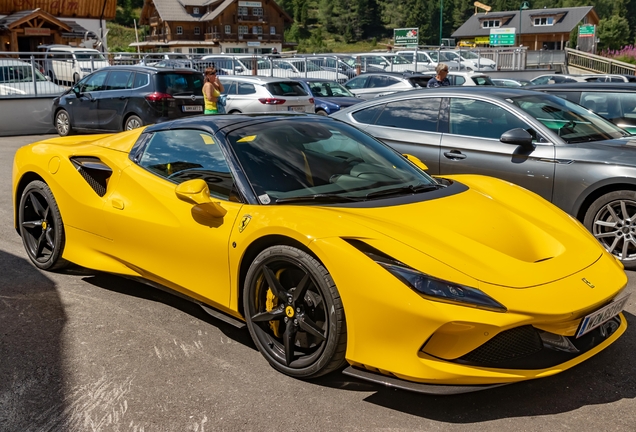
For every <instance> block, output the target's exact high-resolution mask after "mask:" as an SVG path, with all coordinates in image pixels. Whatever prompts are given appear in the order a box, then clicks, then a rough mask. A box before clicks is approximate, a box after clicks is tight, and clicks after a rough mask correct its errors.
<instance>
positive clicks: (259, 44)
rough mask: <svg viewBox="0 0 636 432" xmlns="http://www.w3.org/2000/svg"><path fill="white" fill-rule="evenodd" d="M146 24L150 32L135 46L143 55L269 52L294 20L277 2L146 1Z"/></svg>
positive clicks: (279, 44) (143, 20)
mask: <svg viewBox="0 0 636 432" xmlns="http://www.w3.org/2000/svg"><path fill="white" fill-rule="evenodd" d="M140 22H141V24H142V25H148V26H149V27H150V33H149V34H148V35H147V36H146V37H145V40H144V41H142V42H139V43H133V44H131V46H138V47H139V48H140V49H141V50H143V51H170V52H177V53H192V54H196V53H199V54H207V53H209V54H211V53H258V54H260V53H263V54H266V53H270V52H271V50H272V49H273V48H276V49H277V50H278V51H279V52H280V51H281V50H282V47H283V42H284V41H283V33H284V31H285V25H287V24H289V23H291V22H292V19H291V18H290V17H289V15H287V14H286V13H285V12H284V11H283V10H282V9H281V8H280V6H278V4H277V3H276V2H275V1H274V0H258V1H254V0H251V1H244V0H146V2H145V3H144V7H143V10H142V12H141V18H140Z"/></svg>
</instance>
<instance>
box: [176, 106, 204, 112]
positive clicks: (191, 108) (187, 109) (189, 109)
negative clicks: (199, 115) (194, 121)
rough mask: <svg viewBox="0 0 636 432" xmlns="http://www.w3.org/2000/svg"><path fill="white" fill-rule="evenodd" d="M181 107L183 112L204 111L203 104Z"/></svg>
mask: <svg viewBox="0 0 636 432" xmlns="http://www.w3.org/2000/svg"><path fill="white" fill-rule="evenodd" d="M181 109H182V110H183V112H192V111H203V107H202V106H201V105H182V106H181Z"/></svg>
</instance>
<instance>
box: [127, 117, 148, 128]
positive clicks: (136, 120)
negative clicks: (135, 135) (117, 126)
mask: <svg viewBox="0 0 636 432" xmlns="http://www.w3.org/2000/svg"><path fill="white" fill-rule="evenodd" d="M143 125H144V122H143V121H142V120H141V118H140V117H139V116H136V115H131V116H130V117H128V118H127V119H126V122H125V123H124V130H133V129H137V128H140V127H142V126H143Z"/></svg>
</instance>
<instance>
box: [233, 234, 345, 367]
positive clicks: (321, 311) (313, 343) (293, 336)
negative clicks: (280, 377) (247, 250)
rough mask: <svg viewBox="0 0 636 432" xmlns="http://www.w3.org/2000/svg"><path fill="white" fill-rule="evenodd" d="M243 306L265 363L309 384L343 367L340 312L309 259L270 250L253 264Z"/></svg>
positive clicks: (284, 249)
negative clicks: (316, 378)
mask: <svg viewBox="0 0 636 432" xmlns="http://www.w3.org/2000/svg"><path fill="white" fill-rule="evenodd" d="M243 305H244V311H245V318H246V320H247V326H248V328H249V331H250V334H251V336H252V339H254V342H255V344H256V346H257V347H258V349H259V351H260V352H261V354H263V356H264V357H265V358H266V359H267V361H269V363H270V364H271V365H272V366H273V367H274V368H275V369H277V370H279V371H280V372H283V373H284V374H287V375H290V376H293V377H296V378H303V379H308V378H314V377H318V376H320V375H324V374H326V373H329V372H331V371H334V370H336V369H338V368H339V367H341V366H342V365H343V364H344V362H345V359H344V357H345V351H346V345H347V333H346V323H345V316H344V310H343V306H342V302H341V300H340V295H339V293H338V289H337V288H336V285H335V283H334V281H333V279H332V278H331V276H330V275H329V272H328V271H327V269H326V268H325V267H324V266H323V265H322V264H321V263H320V262H319V261H317V260H316V259H315V258H313V257H312V256H311V255H309V254H308V253H306V252H304V251H302V250H300V249H297V248H295V247H291V246H282V245H278V246H272V247H270V248H268V249H265V250H264V251H263V252H261V253H260V254H259V255H258V256H257V257H256V259H255V260H254V261H253V262H252V264H251V266H250V268H249V270H248V273H247V277H246V281H245V286H244V295H243Z"/></svg>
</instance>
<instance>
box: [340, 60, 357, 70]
mask: <svg viewBox="0 0 636 432" xmlns="http://www.w3.org/2000/svg"><path fill="white" fill-rule="evenodd" d="M340 60H341V61H342V62H343V63H344V64H346V65H347V66H349V67H352V68H355V67H356V59H354V58H353V57H340Z"/></svg>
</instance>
